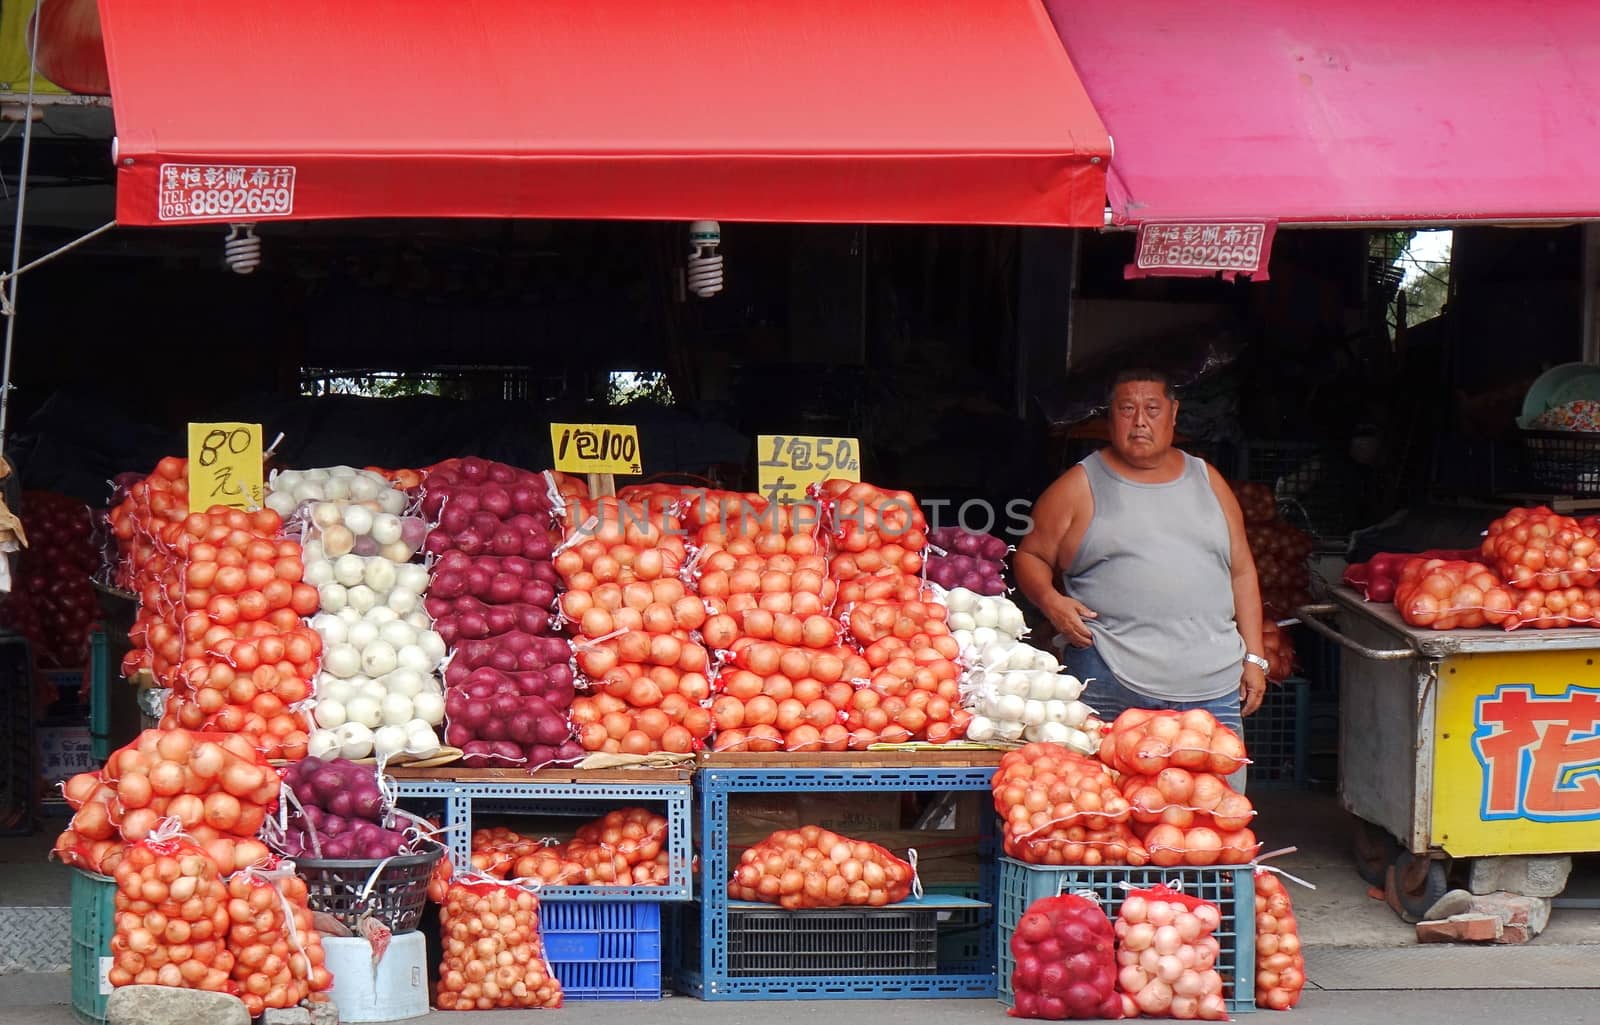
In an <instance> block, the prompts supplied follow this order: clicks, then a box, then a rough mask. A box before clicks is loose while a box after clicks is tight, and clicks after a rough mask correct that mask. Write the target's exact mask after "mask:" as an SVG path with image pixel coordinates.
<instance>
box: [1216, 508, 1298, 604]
mask: <svg viewBox="0 0 1600 1025" xmlns="http://www.w3.org/2000/svg"><path fill="white" fill-rule="evenodd" d="M1233 493H1234V496H1235V497H1236V498H1237V499H1238V500H1239V508H1240V510H1241V511H1242V512H1243V513H1244V522H1245V534H1246V536H1247V537H1248V539H1249V542H1250V554H1251V556H1253V557H1254V559H1255V563H1256V573H1257V576H1258V577H1259V578H1260V581H1261V598H1262V600H1263V601H1264V602H1265V603H1266V605H1267V607H1268V608H1269V609H1272V610H1273V611H1275V612H1277V613H1280V614H1282V615H1292V614H1293V612H1294V610H1295V609H1297V608H1299V607H1300V606H1301V605H1304V604H1305V603H1306V602H1307V601H1308V600H1309V599H1310V597H1311V595H1310V591H1309V587H1310V584H1311V569H1310V565H1309V563H1308V561H1307V560H1309V559H1310V557H1311V552H1312V547H1313V546H1312V543H1311V537H1310V535H1308V534H1307V533H1306V532H1305V531H1303V530H1300V529H1298V528H1296V527H1294V526H1291V525H1290V524H1288V523H1286V522H1284V521H1283V520H1282V519H1281V518H1280V517H1279V516H1278V503H1277V499H1276V498H1275V497H1274V495H1273V492H1272V489H1271V488H1270V487H1268V486H1267V485H1265V484H1257V483H1246V484H1234V485H1233Z"/></svg>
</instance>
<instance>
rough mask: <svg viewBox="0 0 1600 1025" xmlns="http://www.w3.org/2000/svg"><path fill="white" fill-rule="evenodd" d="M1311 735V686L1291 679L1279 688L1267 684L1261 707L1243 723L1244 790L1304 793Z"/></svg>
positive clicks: (1277, 685) (1300, 680)
mask: <svg viewBox="0 0 1600 1025" xmlns="http://www.w3.org/2000/svg"><path fill="white" fill-rule="evenodd" d="M1310 734H1311V684H1310V682H1309V681H1307V680H1305V679H1303V678H1301V677H1298V676H1291V677H1290V678H1289V679H1287V680H1285V681H1283V683H1281V684H1269V685H1268V686H1267V696H1266V697H1265V698H1264V699H1263V700H1262V702H1261V707H1260V708H1258V709H1256V714H1255V715H1252V716H1248V717H1246V718H1245V720H1244V746H1245V751H1246V752H1247V753H1248V754H1249V755H1250V769H1249V775H1248V776H1247V782H1246V784H1245V785H1246V788H1247V789H1259V790H1300V789H1303V788H1304V787H1305V786H1306V780H1307V777H1308V772H1307V769H1306V761H1307V757H1308V755H1309V753H1310V746H1311V742H1310Z"/></svg>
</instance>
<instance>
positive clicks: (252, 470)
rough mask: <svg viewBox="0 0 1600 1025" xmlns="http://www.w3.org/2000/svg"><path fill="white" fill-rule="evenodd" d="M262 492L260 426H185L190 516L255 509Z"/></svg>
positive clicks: (237, 424)
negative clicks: (209, 511) (224, 509)
mask: <svg viewBox="0 0 1600 1025" xmlns="http://www.w3.org/2000/svg"><path fill="white" fill-rule="evenodd" d="M264 492H265V484H264V481H263V480H262V458H261V425H260V424H240V423H216V424H190V425H189V511H190V512H205V511H206V510H207V509H209V508H211V507H212V506H214V505H226V506H230V507H232V508H234V509H259V508H261V500H262V499H263V498H264V497H266V496H265V493H264Z"/></svg>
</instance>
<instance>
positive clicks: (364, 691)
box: [352, 676, 389, 704]
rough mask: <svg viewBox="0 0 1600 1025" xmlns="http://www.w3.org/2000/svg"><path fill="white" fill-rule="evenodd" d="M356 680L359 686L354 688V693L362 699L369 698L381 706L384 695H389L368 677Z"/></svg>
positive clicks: (377, 682)
mask: <svg viewBox="0 0 1600 1025" xmlns="http://www.w3.org/2000/svg"><path fill="white" fill-rule="evenodd" d="M357 679H358V680H360V686H358V687H357V688H356V693H357V694H359V695H361V696H362V697H368V698H371V699H372V700H374V701H376V702H379V703H380V704H381V703H382V702H383V698H384V695H386V694H388V693H389V691H388V690H387V689H386V688H385V687H384V685H383V684H382V683H380V682H379V681H377V680H374V679H372V678H371V677H370V676H360V677H357ZM352 682H354V681H352Z"/></svg>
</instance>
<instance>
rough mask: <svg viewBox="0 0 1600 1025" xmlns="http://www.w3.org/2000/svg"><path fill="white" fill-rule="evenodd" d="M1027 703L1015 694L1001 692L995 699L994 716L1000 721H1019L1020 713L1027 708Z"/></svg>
mask: <svg viewBox="0 0 1600 1025" xmlns="http://www.w3.org/2000/svg"><path fill="white" fill-rule="evenodd" d="M1027 704H1028V703H1027V702H1026V701H1024V700H1023V699H1022V698H1020V697H1018V696H1017V695H1015V694H1001V695H999V696H998V697H997V698H996V699H995V704H994V709H995V711H994V717H995V718H996V719H998V720H1000V721H1001V722H1015V723H1021V722H1022V713H1023V712H1024V711H1025V710H1026V709H1027ZM1018 732H1019V733H1020V732H1021V731H1020V730H1019V731H1018Z"/></svg>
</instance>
